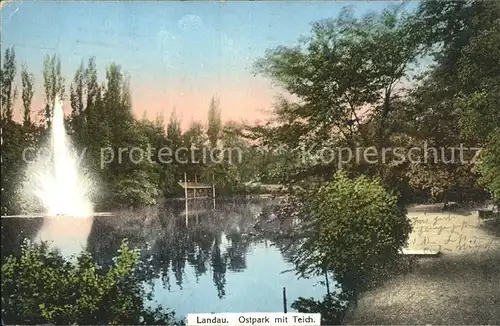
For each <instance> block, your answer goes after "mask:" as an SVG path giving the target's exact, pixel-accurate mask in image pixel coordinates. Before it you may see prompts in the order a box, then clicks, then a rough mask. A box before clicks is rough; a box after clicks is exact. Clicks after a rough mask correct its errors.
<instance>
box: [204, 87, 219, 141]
mask: <svg viewBox="0 0 500 326" xmlns="http://www.w3.org/2000/svg"><path fill="white" fill-rule="evenodd" d="M221 129H222V122H221V112H220V108H219V99H218V98H216V97H212V100H211V101H210V107H209V109H208V125H207V136H208V141H209V142H210V145H211V146H212V148H216V147H217V142H218V140H219V137H220V133H221Z"/></svg>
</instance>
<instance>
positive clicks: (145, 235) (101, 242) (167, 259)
mask: <svg viewBox="0 0 500 326" xmlns="http://www.w3.org/2000/svg"><path fill="white" fill-rule="evenodd" d="M252 205H253V206H252V207H250V206H249V205H248V204H244V203H243V204H242V203H241V202H240V203H239V205H238V204H236V203H233V204H231V205H225V206H222V205H221V207H225V209H219V210H218V211H217V212H216V214H213V213H210V212H209V213H207V214H201V213H200V214H199V216H198V219H197V220H198V221H199V223H197V224H196V223H195V222H194V220H195V217H194V216H193V217H191V219H190V224H189V227H187V228H186V225H185V221H184V217H182V218H180V217H179V215H180V214H179V208H178V207H175V206H173V207H166V208H165V209H164V208H162V209H161V210H160V211H159V212H154V213H152V212H151V211H150V212H149V213H148V214H149V215H151V216H145V217H144V215H145V214H144V213H136V214H139V216H142V217H139V219H140V220H141V221H142V222H141V223H136V222H130V223H129V222H127V223H124V222H123V221H126V220H127V219H126V218H123V219H121V220H120V222H117V220H116V219H115V220H111V219H107V220H104V219H103V220H101V222H99V223H97V225H94V228H93V232H91V235H90V237H89V249H90V250H91V252H92V253H93V254H94V255H95V257H96V258H97V259H98V260H99V261H100V262H101V263H105V262H108V263H109V262H110V260H111V258H112V257H113V256H115V255H116V250H117V249H118V247H119V244H120V241H121V239H123V238H125V237H127V238H129V243H130V244H131V245H132V246H136V247H139V248H141V249H146V247H147V246H146V243H147V242H149V243H150V244H151V247H150V248H149V249H148V250H146V251H143V261H144V262H147V263H148V265H149V268H148V269H146V270H145V272H147V275H145V277H146V278H147V279H149V280H152V279H155V278H156V279H158V278H159V279H161V280H162V283H163V286H164V287H165V288H166V289H168V290H170V288H171V284H170V281H171V278H172V276H173V278H174V279H175V283H176V285H177V286H178V287H179V288H180V289H182V285H183V282H184V278H185V269H186V265H187V264H188V265H189V266H191V267H192V268H193V270H194V276H195V277H196V280H197V281H198V279H199V277H200V276H202V275H206V274H207V272H208V271H209V270H211V272H212V279H213V282H214V285H215V287H216V289H217V293H218V296H219V298H223V297H224V295H225V290H226V289H225V285H226V271H227V270H229V271H231V272H240V271H243V270H244V269H246V267H247V266H246V253H247V251H248V248H249V246H250V244H251V243H252V241H251V239H250V238H248V237H246V236H244V233H246V232H248V230H249V228H250V227H251V226H252V225H253V224H254V219H253V218H254V215H255V212H253V210H255V207H254V206H255V203H253V204H252ZM141 214H142V215H141ZM146 215H147V214H146ZM223 238H225V240H226V242H227V245H226V246H224V245H223V241H222V239H223Z"/></svg>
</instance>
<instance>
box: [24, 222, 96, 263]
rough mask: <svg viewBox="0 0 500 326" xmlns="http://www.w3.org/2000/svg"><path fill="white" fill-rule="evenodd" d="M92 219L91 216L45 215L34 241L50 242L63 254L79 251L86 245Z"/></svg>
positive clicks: (68, 254)
mask: <svg viewBox="0 0 500 326" xmlns="http://www.w3.org/2000/svg"><path fill="white" fill-rule="evenodd" d="M93 220H94V218H93V217H71V216H56V217H46V218H44V220H43V225H42V227H41V229H40V230H39V231H38V233H37V235H36V236H35V239H34V241H35V243H41V242H50V243H51V245H52V247H53V248H54V249H56V250H57V251H59V252H60V253H61V254H62V255H63V256H70V255H72V254H75V253H79V252H81V251H83V250H85V248H86V247H87V240H88V237H89V234H90V230H91V229H92V224H93Z"/></svg>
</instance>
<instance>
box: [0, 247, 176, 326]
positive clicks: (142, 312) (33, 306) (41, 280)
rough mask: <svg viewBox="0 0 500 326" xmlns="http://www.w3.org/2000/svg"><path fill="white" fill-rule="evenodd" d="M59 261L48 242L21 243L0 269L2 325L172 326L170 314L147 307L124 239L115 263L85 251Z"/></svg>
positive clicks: (133, 254) (134, 257) (134, 254)
mask: <svg viewBox="0 0 500 326" xmlns="http://www.w3.org/2000/svg"><path fill="white" fill-rule="evenodd" d="M73 258H75V259H64V258H63V257H62V256H61V255H59V254H58V253H57V252H55V251H51V250H49V247H48V245H47V244H42V245H34V244H32V243H30V242H29V241H25V242H24V243H23V245H22V248H21V254H20V256H19V257H15V256H10V257H8V258H7V259H6V261H5V263H4V264H3V265H2V318H3V320H4V321H5V323H7V324H47V323H53V324H65V325H68V324H94V325H97V324H101V325H102V324H174V323H175V321H174V313H173V312H169V311H163V310H162V309H161V308H156V309H150V308H148V307H146V305H145V300H146V298H150V297H151V293H147V292H146V290H145V287H144V285H143V283H144V280H145V279H144V276H143V275H145V274H144V272H145V270H144V268H143V266H142V264H141V263H140V261H139V253H138V251H137V250H132V249H129V247H128V244H127V241H126V240H124V241H123V243H122V245H121V247H120V249H119V251H118V256H117V257H116V258H115V260H114V264H113V265H112V266H111V267H109V268H108V269H104V268H102V267H100V266H98V265H96V264H95V263H94V262H93V260H92V257H91V255H90V254H89V253H86V252H83V253H81V254H80V255H78V256H77V257H73Z"/></svg>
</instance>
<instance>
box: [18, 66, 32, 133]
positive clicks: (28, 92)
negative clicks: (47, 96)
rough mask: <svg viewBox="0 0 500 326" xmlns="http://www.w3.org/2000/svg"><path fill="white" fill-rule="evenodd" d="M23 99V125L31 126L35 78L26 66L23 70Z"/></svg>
mask: <svg viewBox="0 0 500 326" xmlns="http://www.w3.org/2000/svg"><path fill="white" fill-rule="evenodd" d="M21 82H22V99H23V108H24V112H23V123H24V125H25V126H27V127H29V126H31V123H32V122H31V102H32V100H33V94H34V93H35V85H34V84H35V77H34V76H33V74H31V73H29V72H28V68H27V67H26V65H23V67H22V70H21Z"/></svg>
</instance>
